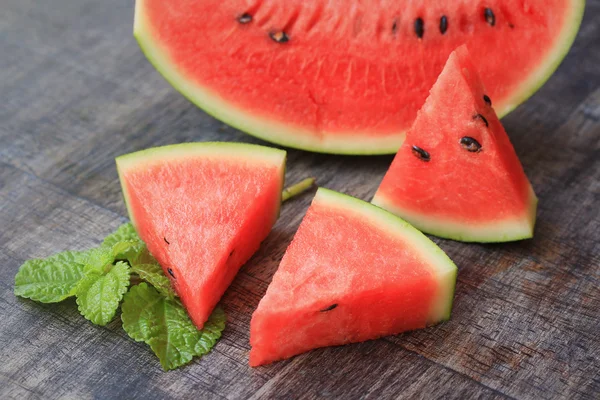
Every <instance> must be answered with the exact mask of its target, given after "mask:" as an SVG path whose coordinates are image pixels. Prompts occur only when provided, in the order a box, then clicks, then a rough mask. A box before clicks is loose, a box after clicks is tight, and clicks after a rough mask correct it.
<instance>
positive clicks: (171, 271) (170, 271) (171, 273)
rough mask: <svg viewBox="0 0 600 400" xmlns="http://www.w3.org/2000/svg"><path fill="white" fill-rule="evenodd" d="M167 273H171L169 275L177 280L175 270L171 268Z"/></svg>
mask: <svg viewBox="0 0 600 400" xmlns="http://www.w3.org/2000/svg"><path fill="white" fill-rule="evenodd" d="M167 272H168V273H169V275H171V276H172V277H173V278H175V274H174V273H173V270H172V269H171V268H167Z"/></svg>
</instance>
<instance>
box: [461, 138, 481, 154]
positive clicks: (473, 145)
mask: <svg viewBox="0 0 600 400" xmlns="http://www.w3.org/2000/svg"><path fill="white" fill-rule="evenodd" d="M460 145H461V146H462V148H463V149H465V150H467V151H470V152H471V153H479V152H480V151H481V144H480V143H479V142H478V141H477V140H476V139H474V138H472V137H470V136H465V137H463V138H461V139H460Z"/></svg>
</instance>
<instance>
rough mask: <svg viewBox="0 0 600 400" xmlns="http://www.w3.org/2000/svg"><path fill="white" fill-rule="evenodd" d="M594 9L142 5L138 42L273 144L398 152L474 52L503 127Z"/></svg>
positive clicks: (496, 1)
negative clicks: (457, 64)
mask: <svg viewBox="0 0 600 400" xmlns="http://www.w3.org/2000/svg"><path fill="white" fill-rule="evenodd" d="M584 4H585V2H584V0H528V1H523V0H488V1H486V2H484V3H483V2H468V1H467V2H465V1H463V0H443V1H442V0H440V1H425V0H417V1H415V0H397V1H376V2H366V1H362V2H361V1H354V0H339V1H325V0H305V1H276V0H249V1H247V0H226V1H223V0H203V1H196V0H169V1H165V0H137V1H136V10H135V25H134V34H135V36H136V38H137V39H138V41H139V43H140V46H141V47H142V49H143V51H144V52H145V53H146V55H147V57H148V58H149V60H150V61H151V62H152V63H153V64H154V65H155V66H156V68H157V69H158V70H159V71H160V72H161V73H162V74H163V75H164V76H165V78H166V79H167V80H168V81H169V82H171V84H172V85H173V86H174V87H175V88H177V89H178V90H179V91H181V92H182V93H183V94H184V95H185V96H187V97H188V98H189V99H190V100H191V101H192V102H194V103H196V104H197V105H198V106H200V107H202V108H203V109H204V110H206V112H208V113H210V114H212V115H214V116H215V117H217V118H219V119H221V120H223V121H225V122H227V123H229V124H231V125H233V126H235V127H237V128H239V129H241V130H243V131H246V132H248V133H250V134H252V135H256V136H258V137H261V138H263V139H265V140H268V141H272V142H275V143H280V144H283V145H287V146H290V147H297V148H302V149H307V150H314V151H320V152H330V153H348V154H376V153H395V152H396V151H397V150H398V148H399V147H400V145H401V143H402V141H403V140H404V134H405V131H406V130H407V129H408V128H409V127H410V125H411V123H412V122H413V120H414V118H415V116H416V114H417V110H418V109H419V108H420V107H421V105H422V104H423V102H424V101H425V98H426V97H427V92H428V90H429V88H430V87H431V86H432V85H433V83H434V82H435V79H436V78H437V76H438V75H439V73H440V72H441V70H442V68H443V66H444V63H445V62H446V60H447V58H448V55H449V54H450V52H451V51H452V50H454V49H455V48H456V47H458V46H460V45H462V44H463V43H466V44H467V45H468V46H469V49H471V51H472V53H473V57H474V61H475V63H476V65H478V66H479V67H480V71H481V73H482V74H483V80H484V82H485V84H486V86H487V88H488V95H489V96H490V97H492V98H493V99H494V101H495V105H496V110H497V112H498V114H499V115H501V116H502V115H504V114H506V113H508V112H509V111H510V110H512V109H513V108H514V107H516V106H517V105H518V104H519V103H521V102H522V101H524V100H525V99H527V98H528V97H529V96H531V94H532V93H533V92H535V91H536V90H537V88H538V87H540V86H541V85H542V84H543V83H544V82H545V81H546V80H547V79H548V77H549V76H550V75H551V74H552V72H553V71H554V70H555V69H556V67H557V66H558V64H559V63H560V61H561V60H562V58H563V57H564V56H565V54H566V53H567V51H568V50H569V48H570V46H571V43H572V42H573V40H574V38H575V35H576V33H577V30H578V28H579V24H580V22H581V18H582V14H583V9H584Z"/></svg>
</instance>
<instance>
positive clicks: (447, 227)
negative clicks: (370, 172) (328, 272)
mask: <svg viewBox="0 0 600 400" xmlns="http://www.w3.org/2000/svg"><path fill="white" fill-rule="evenodd" d="M529 189H530V190H529V200H528V203H529V206H528V208H527V210H526V212H525V214H522V215H518V216H515V217H513V218H507V219H504V220H501V219H496V220H494V221H490V222H489V223H481V224H472V223H469V222H462V221H457V220H450V219H448V220H444V219H443V218H442V217H439V216H432V215H431V214H430V213H428V212H426V211H425V212H424V213H417V212H414V211H411V210H406V209H403V208H401V207H399V206H398V205H397V204H395V203H394V201H392V200H389V199H388V198H387V197H386V196H385V195H383V194H376V195H375V197H374V198H373V201H372V203H373V204H374V205H376V206H378V207H381V208H384V209H386V210H388V211H389V212H391V213H393V214H395V215H397V216H399V217H401V218H404V219H405V220H407V221H410V223H411V224H412V225H413V226H414V227H415V228H417V229H419V230H420V231H422V232H425V233H427V234H430V235H434V236H437V237H440V238H444V239H451V240H456V241H459V242H470V243H504V242H514V241H518V240H525V239H531V238H532V237H533V232H534V230H535V220H536V215H537V204H538V199H537V197H536V195H535V193H534V191H533V188H531V186H530V187H529Z"/></svg>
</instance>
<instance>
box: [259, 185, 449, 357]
mask: <svg viewBox="0 0 600 400" xmlns="http://www.w3.org/2000/svg"><path fill="white" fill-rule="evenodd" d="M456 272H457V270H456V266H455V265H454V264H453V263H452V261H450V259H449V258H448V257H447V256H446V254H445V253H444V252H443V251H442V250H441V249H440V248H439V247H437V246H436V245H435V244H434V243H433V242H432V241H430V240H429V239H428V238H427V237H425V236H424V235H423V234H422V233H421V232H419V231H418V230H416V229H415V228H413V227H412V226H410V225H409V224H408V223H406V222H404V221H403V220H401V219H400V218H397V217H396V216H394V215H392V214H390V213H388V212H387V211H385V210H382V209H381V208H378V207H375V206H373V205H371V204H369V203H367V202H364V201H362V200H358V199H355V198H353V197H350V196H346V195H343V194H341V193H337V192H333V191H331V190H327V189H323V188H320V189H319V190H318V191H317V194H316V196H315V198H314V200H313V202H312V204H311V206H310V208H309V210H308V212H307V214H306V216H305V217H304V220H303V221H302V223H301V224H300V228H299V229H298V231H297V232H296V235H295V236H294V239H293V241H292V243H291V244H290V246H289V247H288V249H287V251H286V253H285V255H284V257H283V260H282V261H281V264H280V265H279V269H278V270H277V272H276V273H275V275H274V277H273V281H272V282H271V284H270V285H269V288H268V289H267V293H266V295H265V296H264V297H263V298H262V300H261V301H260V304H259V305H258V308H257V309H256V311H255V312H254V314H253V315H252V321H251V324H250V343H251V345H252V350H251V351H250V365H252V366H258V365H262V364H266V363H269V362H272V361H276V360H281V359H285V358H288V357H291V356H293V355H296V354H299V353H302V352H305V351H308V350H311V349H314V348H317V347H324V346H332V345H341V344H345V343H350V342H361V341H365V340H368V339H375V338H378V337H381V336H385V335H392V334H396V333H399V332H403V331H407V330H412V329H419V328H425V327H426V326H429V325H433V324H435V323H438V322H440V321H443V320H446V319H448V318H449V317H450V311H451V308H452V299H453V297H454V286H455V282H456Z"/></svg>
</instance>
